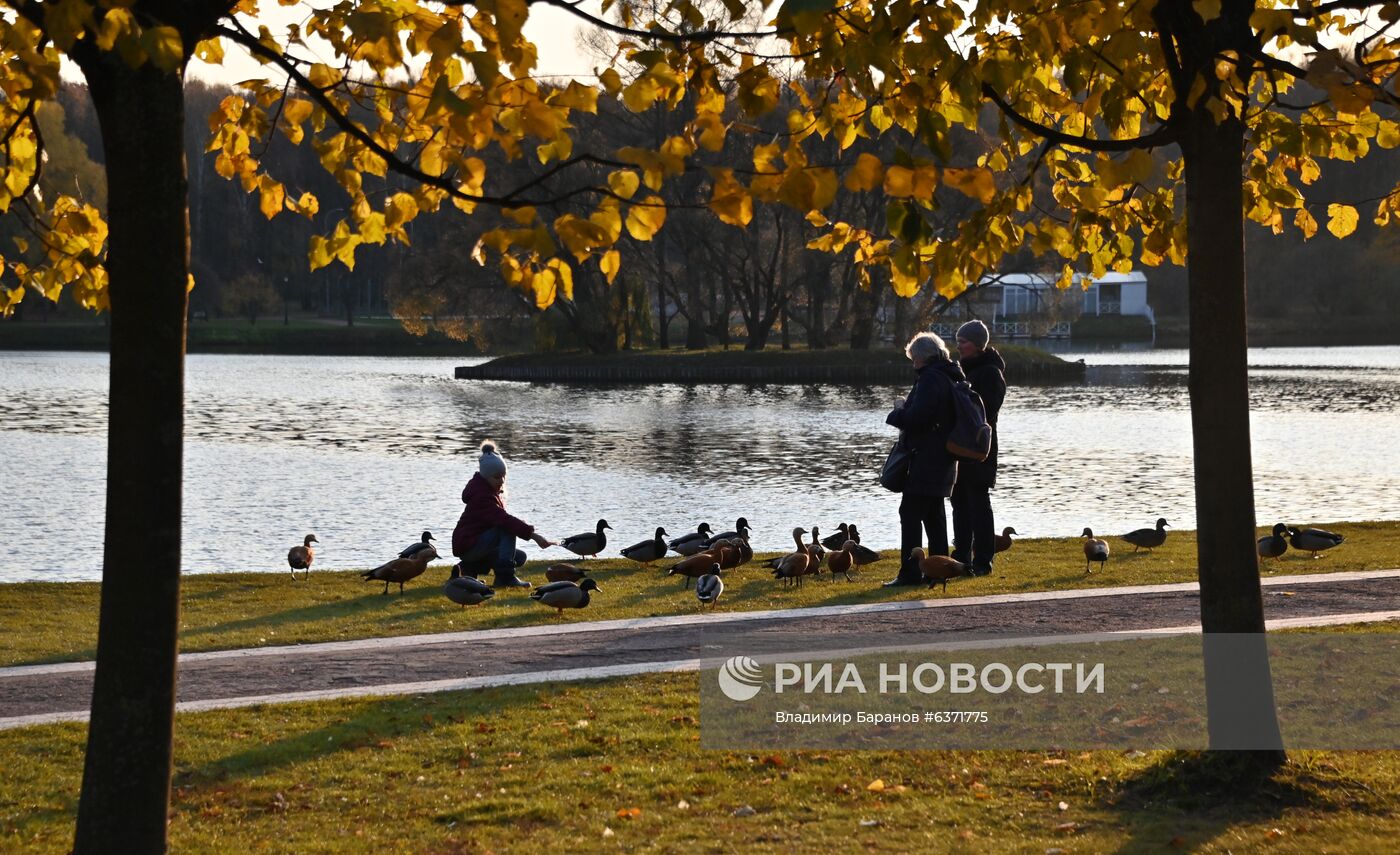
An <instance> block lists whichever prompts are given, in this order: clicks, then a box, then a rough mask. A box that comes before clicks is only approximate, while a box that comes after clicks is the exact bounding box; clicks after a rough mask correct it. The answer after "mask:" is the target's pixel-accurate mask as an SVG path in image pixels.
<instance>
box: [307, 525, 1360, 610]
mask: <svg viewBox="0 0 1400 855" xmlns="http://www.w3.org/2000/svg"><path fill="white" fill-rule="evenodd" d="M1168 527H1169V526H1168V524H1167V521H1166V519H1158V520H1157V524H1156V525H1155V526H1154V527H1152V528H1140V529H1137V530H1135V531H1130V532H1128V533H1127V534H1124V535H1122V536H1121V537H1120V539H1121V540H1123V541H1124V542H1125V543H1127V544H1128V545H1130V546H1132V547H1133V551H1134V552H1138V551H1140V550H1144V549H1145V550H1147V551H1148V552H1151V551H1152V550H1153V549H1155V548H1157V547H1159V546H1161V545H1162V544H1164V543H1166V542H1167V528H1168ZM836 529H837V530H836V531H835V532H834V533H832V534H830V535H828V536H826V537H822V536H821V531H820V529H819V528H818V527H817V526H815V525H814V526H812V528H811V530H810V531H808V530H807V529H805V528H801V527H798V528H794V529H793V530H792V540H793V551H792V552H789V553H786V554H784V555H779V556H777V557H775V558H773V559H770V560H769V561H768V562H767V563H766V565H765V566H766V568H767V569H768V571H769V572H771V573H772V575H773V578H774V579H775V580H781V581H782V583H783V584H784V585H789V586H801V585H802V582H803V579H805V578H806V577H808V576H818V575H820V574H821V573H822V571H823V568H825V570H826V572H827V573H828V578H829V580H830V581H833V582H834V581H836V577H837V576H841V577H842V578H844V579H845V580H846V581H848V582H849V581H853V580H852V577H851V574H852V573H853V572H858V571H859V570H860V569H861V568H862V567H866V566H868V565H870V564H874V563H875V562H877V561H879V560H880V559H881V555H880V553H879V552H877V551H876V550H874V549H871V548H870V547H868V546H863V545H862V544H861V542H860V531H859V529H857V528H856V526H855V525H854V524H851V523H841V524H840V525H839V526H837V527H836ZM610 530H612V526H610V525H608V522H607V520H603V519H600V520H598V524H597V526H596V527H595V528H594V530H593V531H588V532H584V533H582V534H576V535H573V536H571V537H566V538H564V539H563V540H562V541H560V542H559V545H560V546H562V547H563V548H564V549H567V550H568V551H570V552H572V553H574V554H575V555H577V556H578V558H579V561H578V562H577V563H564V562H561V563H556V564H551V565H549V566H548V567H546V568H545V572H544V575H545V579H546V580H547V581H546V584H544V585H541V586H539V587H537V588H534V589H533V590H532V591H531V592H530V598H531V599H533V600H535V601H536V602H538V603H540V604H541V605H544V606H548V607H550V608H553V609H556V610H557V613H558V614H560V615H562V614H563V613H564V610H565V609H583V608H587V607H588V605H589V603H590V602H591V596H590V595H591V594H593V593H600V592H601V591H602V589H601V588H599V587H598V583H597V582H596V581H594V580H593V579H591V578H589V577H588V570H587V568H586V566H585V565H583V563H582V559H586V558H594V557H596V556H598V555H600V554H602V553H603V551H604V550H605V549H606V548H607V545H608V537H607V532H608V531H610ZM749 532H750V528H749V521H748V520H747V519H745V518H744V517H739V519H738V520H737V521H735V524H734V529H733V530H732V531H722V532H718V533H716V532H715V531H714V530H713V529H711V527H710V525H709V523H703V522H702V523H700V525H699V526H698V527H696V529H695V531H692V532H689V533H687V534H684V535H681V536H680V537H677V538H673V539H671V540H667V537H668V535H667V532H666V529H665V528H664V527H657V529H656V532H655V533H654V534H653V535H652V537H650V538H648V539H646V540H642V541H639V542H637V543H634V544H632V545H631V546H628V547H626V548H624V549H623V550H621V552H620V554H621V555H622V557H623V558H626V559H628V560H630V561H635V562H637V563H638V564H641V565H644V566H650V565H652V564H655V563H656V562H658V561H662V560H665V559H668V558H670V557H672V556H674V557H675V558H677V559H679V560H677V561H675V563H673V564H671V565H670V566H668V567H667V568H666V575H667V576H668V577H669V576H679V577H681V584H682V587H683V588H687V589H688V588H689V587H690V583H691V581H692V580H694V582H695V596H696V599H697V600H698V601H699V603H700V606H701V608H703V607H705V606H709V607H710V608H714V607H716V606H717V605H718V604H719V600H720V597H721V595H723V593H724V578H723V577H724V574H725V573H726V572H727V571H729V570H733V569H735V568H737V567H742V566H744V565H745V564H748V563H749V562H751V561H753V557H754V554H753V549H752V548H751V547H750V546H749ZM1016 533H1017V532H1016V529H1014V528H1011V527H1007V528H1004V529H1002V533H1001V534H1000V535H997V537H996V551H997V552H1005V551H1006V550H1008V549H1010V548H1011V545H1012V538H1011V536H1012V535H1014V534H1016ZM1081 537H1082V538H1083V548H1084V572H1085V573H1086V574H1088V573H1091V572H1093V565H1094V564H1098V565H1099V569H1100V570H1102V569H1103V568H1104V566H1106V565H1107V563H1108V559H1109V556H1110V554H1111V550H1110V548H1109V544H1108V542H1107V541H1105V540H1104V539H1103V538H1100V537H1096V536H1095V535H1094V532H1093V529H1090V528H1086V529H1084V531H1083V533H1082V534H1081ZM804 538H809V539H805V540H804ZM433 540H434V538H433V533H432V532H430V531H425V532H423V535H422V537H421V538H420V539H419V540H418V541H416V542H414V543H412V544H410V545H409V546H407V547H405V548H404V549H403V550H401V551H400V552H399V554H398V557H397V558H394V559H392V560H390V561H387V562H385V563H384V564H381V565H379V566H378V567H376V568H374V569H373V570H366V571H365V572H364V573H363V576H364V578H365V579H366V580H367V581H377V582H383V583H384V590H383V591H381V592H380V593H382V594H387V593H389V586H390V585H391V584H396V583H397V584H398V586H399V593H400V594H402V593H403V590H404V583H405V582H409V581H411V580H413V579H416V578H418V577H419V576H421V575H423V573H424V572H426V571H427V569H428V563H429V562H430V561H432V560H434V559H436V558H438V557H439V556H438V552H437V549H436V548H435V547H434V546H433ZM1343 540H1345V538H1344V537H1343V536H1342V535H1339V534H1334V533H1332V532H1330V531H1325V530H1323V529H1320V528H1311V527H1293V526H1289V525H1286V524H1284V523H1279V524H1278V525H1276V526H1274V528H1273V533H1272V534H1269V535H1266V536H1264V537H1261V538H1259V541H1258V552H1259V556H1260V557H1261V558H1272V559H1275V560H1277V559H1279V558H1281V557H1282V556H1283V555H1284V553H1286V552H1287V551H1288V549H1289V548H1290V547H1291V548H1293V549H1295V550H1297V551H1299V552H1308V553H1311V555H1312V557H1313V558H1316V557H1318V555H1320V554H1321V553H1323V552H1325V551H1327V550H1329V549H1332V548H1333V547H1336V546H1339V545H1340V544H1341V543H1342V541H1343ZM319 543H320V541H319V540H317V538H316V535H314V534H308V535H306V537H305V538H303V539H302V543H301V545H299V546H293V547H292V548H291V549H290V550H288V551H287V565H288V566H289V567H290V568H291V571H292V579H293V580H295V579H296V578H297V571H298V570H300V571H302V572H303V576H302V578H303V579H306V578H309V577H310V575H311V565H312V563H313V562H314V561H315V558H316V552H315V548H314V547H313V546H312V544H318V545H319ZM909 558H910V560H911V561H914V562H916V563H917V564H918V567H919V570H920V572H921V574H922V576H923V579H924V581H925V582H927V584H928V586H929V587H930V588H932V587H934V586H935V585H940V584H941V585H942V586H943V590H944V592H945V593H946V591H947V589H948V580H950V579H954V578H958V577H960V576H972V575H973V572H972V568H971V567H970V566H969V565H967V564H965V563H963V562H961V561H957V560H956V559H953V558H950V557H948V556H946V555H928V554H926V553H925V552H924V550H923V549H915V550H913V552H911V553H910V555H909ZM487 569H488V568H486V567H485V566H484V565H480V566H475V567H464V566H463V565H462V564H461V563H458V564H456V565H454V566H453V568H452V575H451V577H450V578H449V579H448V580H447V583H446V584H445V585H444V587H443V594H444V595H445V596H446V597H447V598H448V599H449V600H451V601H452V602H454V603H459V604H461V605H462V606H464V607H465V606H477V605H481V604H482V603H484V602H486V601H487V600H489V599H491V598H492V597H494V596H495V595H496V591H495V590H494V589H493V588H492V587H491V586H490V585H488V584H487V583H486V582H483V581H481V580H480V579H478V578H477V576H478V575H480V574H481V573H482V572H485V571H486V570H487Z"/></svg>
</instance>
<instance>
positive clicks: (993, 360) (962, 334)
mask: <svg viewBox="0 0 1400 855" xmlns="http://www.w3.org/2000/svg"><path fill="white" fill-rule="evenodd" d="M990 340H991V331H990V330H988V329H987V325H986V324H984V323H982V322H981V321H968V322H967V323H965V324H963V325H962V326H960V327H958V364H959V365H961V366H962V370H963V373H964V374H966V375H967V380H968V382H969V383H971V384H972V391H974V392H976V393H977V394H978V395H980V396H981V397H982V406H983V407H985V408H986V410H987V424H989V425H991V426H992V453H991V454H989V455H987V459H986V460H984V461H982V462H981V463H978V462H976V461H972V460H961V461H959V462H958V483H957V485H956V486H955V487H953V557H954V558H956V559H957V560H959V561H961V562H963V563H964V564H971V565H972V572H973V575H976V576H990V575H991V573H992V557H993V555H994V554H995V553H996V541H995V538H996V532H997V529H996V522H995V521H994V519H993V517H992V497H991V494H990V492H989V491H990V490H991V489H992V487H995V486H996V483H997V413H999V412H1001V404H1002V402H1003V401H1005V400H1006V360H1004V359H1002V358H1001V354H1000V353H997V349H996V348H995V347H990V346H988V342H989V341H990Z"/></svg>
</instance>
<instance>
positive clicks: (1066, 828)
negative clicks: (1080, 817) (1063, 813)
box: [1055, 822, 1084, 834]
mask: <svg viewBox="0 0 1400 855" xmlns="http://www.w3.org/2000/svg"><path fill="white" fill-rule="evenodd" d="M1083 827H1084V826H1082V825H1080V824H1079V823H1077V822H1062V823H1060V824H1059V825H1057V826H1055V833H1056V834H1073V833H1075V832H1076V831H1078V830H1079V829H1081V828H1083Z"/></svg>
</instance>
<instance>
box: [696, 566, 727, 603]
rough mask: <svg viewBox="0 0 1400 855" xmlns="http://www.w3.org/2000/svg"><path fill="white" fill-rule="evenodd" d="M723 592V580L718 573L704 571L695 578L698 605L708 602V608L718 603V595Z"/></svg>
mask: <svg viewBox="0 0 1400 855" xmlns="http://www.w3.org/2000/svg"><path fill="white" fill-rule="evenodd" d="M723 593H724V580H723V579H721V578H720V577H719V574H718V573H706V574H705V575H704V576H701V577H700V578H699V579H696V580H695V597H696V599H698V600H699V601H700V605H702V606H703V605H705V604H706V603H709V604H710V608H714V607H715V606H717V605H719V595H720V594H723Z"/></svg>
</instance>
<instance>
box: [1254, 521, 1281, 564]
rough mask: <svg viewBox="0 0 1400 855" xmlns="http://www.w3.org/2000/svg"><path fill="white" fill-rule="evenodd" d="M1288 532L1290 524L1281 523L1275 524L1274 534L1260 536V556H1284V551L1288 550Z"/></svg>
mask: <svg viewBox="0 0 1400 855" xmlns="http://www.w3.org/2000/svg"><path fill="white" fill-rule="evenodd" d="M1286 534H1288V526H1286V525H1284V524H1283V523H1279V524H1278V525H1276V526H1274V533H1273V534H1266V535H1264V536H1263V537H1261V538H1259V541H1258V543H1259V557H1260V558H1275V559H1277V558H1282V557H1283V553H1285V552H1287V551H1288V538H1287V537H1284V535H1286Z"/></svg>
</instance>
